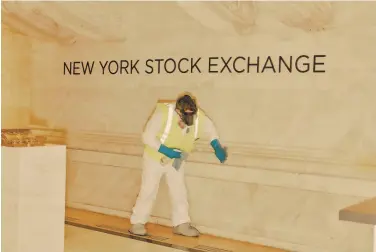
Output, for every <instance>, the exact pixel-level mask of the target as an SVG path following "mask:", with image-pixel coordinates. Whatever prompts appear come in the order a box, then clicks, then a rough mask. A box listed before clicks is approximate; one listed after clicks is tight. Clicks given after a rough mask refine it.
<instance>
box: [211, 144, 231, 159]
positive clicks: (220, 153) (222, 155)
mask: <svg viewBox="0 0 376 252" xmlns="http://www.w3.org/2000/svg"><path fill="white" fill-rule="evenodd" d="M210 145H211V146H212V147H213V149H214V152H215V156H216V157H217V158H218V160H219V161H220V162H221V163H224V162H225V161H226V159H227V151H226V149H225V148H223V147H222V146H221V144H220V143H219V140H218V139H214V140H213V141H211V143H210Z"/></svg>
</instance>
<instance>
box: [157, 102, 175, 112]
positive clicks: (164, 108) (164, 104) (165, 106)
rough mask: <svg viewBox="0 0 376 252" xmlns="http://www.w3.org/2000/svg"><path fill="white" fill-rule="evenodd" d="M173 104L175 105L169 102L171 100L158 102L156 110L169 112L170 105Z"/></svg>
mask: <svg viewBox="0 0 376 252" xmlns="http://www.w3.org/2000/svg"><path fill="white" fill-rule="evenodd" d="M172 105H173V103H169V102H157V104H156V106H155V110H156V112H161V113H164V112H167V110H168V109H169V107H170V106H172Z"/></svg>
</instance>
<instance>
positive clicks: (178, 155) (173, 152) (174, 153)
mask: <svg viewBox="0 0 376 252" xmlns="http://www.w3.org/2000/svg"><path fill="white" fill-rule="evenodd" d="M158 152H160V153H162V154H164V155H166V156H167V157H169V158H171V159H172V158H181V152H179V151H176V150H174V149H171V148H169V147H167V146H166V145H164V144H161V145H160V146H159V149H158Z"/></svg>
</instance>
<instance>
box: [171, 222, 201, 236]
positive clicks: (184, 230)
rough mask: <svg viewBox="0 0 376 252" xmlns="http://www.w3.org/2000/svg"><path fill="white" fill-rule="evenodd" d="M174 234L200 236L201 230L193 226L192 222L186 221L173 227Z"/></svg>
mask: <svg viewBox="0 0 376 252" xmlns="http://www.w3.org/2000/svg"><path fill="white" fill-rule="evenodd" d="M173 232H174V234H178V235H184V236H189V237H198V236H200V232H199V231H198V230H197V229H196V228H194V227H192V226H191V224H190V223H184V224H181V225H179V226H176V227H174V229H173Z"/></svg>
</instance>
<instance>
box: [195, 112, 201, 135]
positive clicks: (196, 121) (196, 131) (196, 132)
mask: <svg viewBox="0 0 376 252" xmlns="http://www.w3.org/2000/svg"><path fill="white" fill-rule="evenodd" d="M199 113H200V111H199V110H197V115H196V120H195V140H196V139H197V136H198V117H199Z"/></svg>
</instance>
